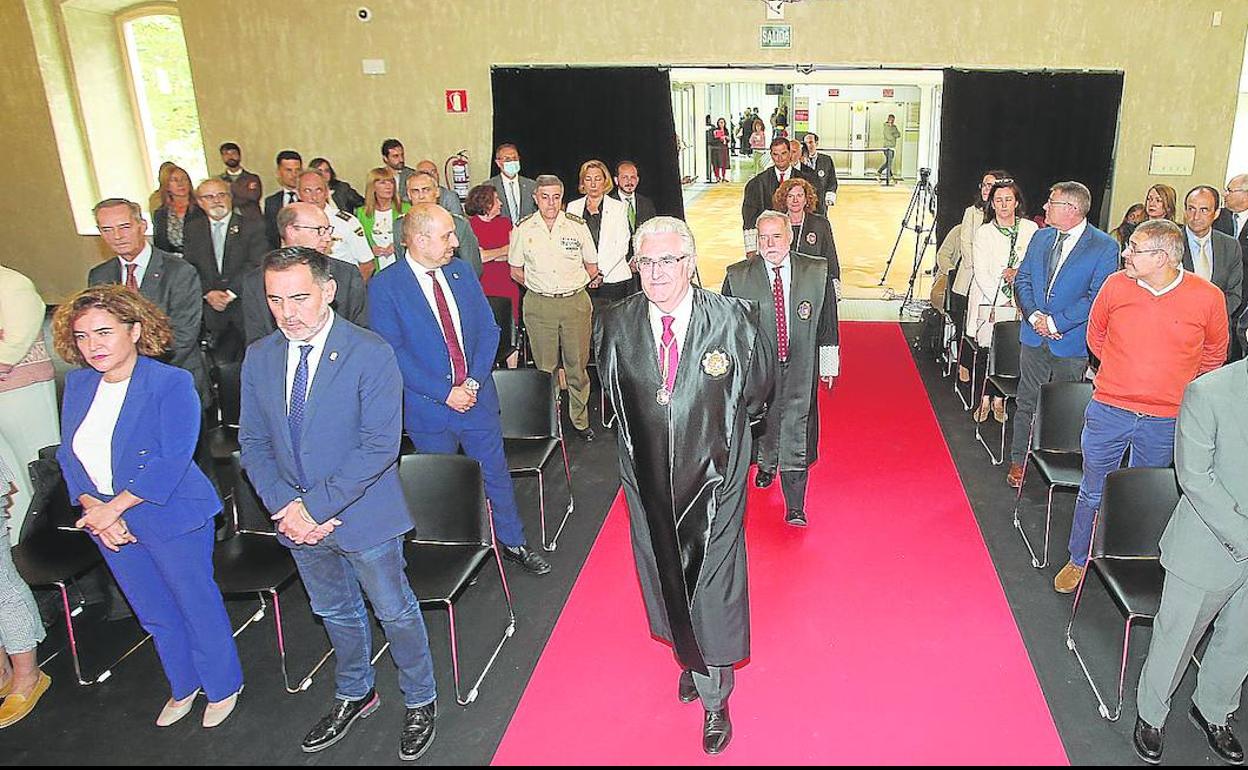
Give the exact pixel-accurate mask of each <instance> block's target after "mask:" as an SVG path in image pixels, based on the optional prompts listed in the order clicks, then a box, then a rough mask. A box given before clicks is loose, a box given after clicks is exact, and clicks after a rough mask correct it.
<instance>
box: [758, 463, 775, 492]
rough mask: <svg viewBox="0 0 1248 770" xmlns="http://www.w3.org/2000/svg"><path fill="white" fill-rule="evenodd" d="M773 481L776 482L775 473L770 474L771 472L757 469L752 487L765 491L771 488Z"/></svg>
mask: <svg viewBox="0 0 1248 770" xmlns="http://www.w3.org/2000/svg"><path fill="white" fill-rule="evenodd" d="M775 480H776V474H775V473H771V472H768V471H765V470H763V469H762V468H759V469H758V473H757V474H756V475H755V476H754V486H756V487H758V488H759V489H766V488H767V487H769V486H771V482H773V481H775Z"/></svg>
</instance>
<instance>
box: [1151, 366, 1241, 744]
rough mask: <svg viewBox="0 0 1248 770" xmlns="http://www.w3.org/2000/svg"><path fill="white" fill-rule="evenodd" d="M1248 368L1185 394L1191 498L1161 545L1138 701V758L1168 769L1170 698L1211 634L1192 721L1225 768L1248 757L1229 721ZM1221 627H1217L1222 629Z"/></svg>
mask: <svg viewBox="0 0 1248 770" xmlns="http://www.w3.org/2000/svg"><path fill="white" fill-rule="evenodd" d="M1245 395H1248V363H1244V362H1237V363H1234V364H1231V365H1229V366H1224V367H1222V368H1221V369H1218V370H1216V371H1213V372H1210V373H1209V374H1206V375H1204V376H1203V377H1200V378H1199V379H1197V380H1195V381H1193V382H1192V383H1191V384H1190V385H1188V386H1187V390H1186V392H1185V393H1184V395H1183V405H1182V407H1181V409H1180V411H1179V419H1178V426H1177V430H1176V432H1175V436H1176V438H1175V468H1176V469H1177V472H1178V476H1179V486H1180V487H1182V489H1183V496H1182V498H1180V500H1179V504H1178V506H1177V507H1176V508H1175V509H1174V514H1173V516H1171V518H1170V524H1169V525H1168V526H1167V527H1166V531H1165V532H1164V533H1163V534H1162V536H1161V564H1162V566H1163V567H1165V569H1166V579H1165V588H1164V589H1163V590H1162V594H1161V608H1160V610H1159V611H1158V613H1157V618H1156V619H1155V620H1154V621H1153V636H1152V641H1151V643H1150V644H1149V648H1148V658H1147V659H1146V660H1145V661H1144V670H1143V671H1142V672H1141V673H1140V686H1139V690H1138V691H1137V693H1136V704H1137V707H1138V712H1139V717H1138V718H1137V719H1136V724H1135V737H1134V743H1135V751H1136V753H1137V754H1139V755H1140V758H1141V759H1143V760H1144V761H1146V762H1152V763H1156V762H1158V761H1160V760H1161V751H1162V727H1163V726H1164V725H1165V722H1166V715H1167V714H1168V713H1169V711H1170V698H1171V697H1172V696H1173V695H1174V691H1175V690H1176V689H1177V688H1178V686H1179V682H1180V681H1181V680H1182V678H1183V674H1184V672H1186V671H1187V663H1188V661H1189V660H1191V657H1192V651H1193V650H1194V649H1195V648H1196V644H1197V642H1199V641H1200V639H1201V637H1203V636H1204V635H1205V631H1206V630H1207V629H1208V628H1209V626H1210V625H1211V624H1213V625H1214V629H1213V635H1212V637H1211V638H1210V640H1209V646H1208V648H1207V649H1206V650H1205V657H1204V660H1202V661H1201V665H1200V672H1199V673H1198V674H1197V678H1196V692H1195V694H1194V695H1193V696H1192V708H1191V710H1190V711H1189V712H1188V716H1189V718H1190V719H1191V720H1192V722H1193V723H1195V724H1196V726H1197V727H1198V728H1200V730H1201V732H1203V733H1204V734H1205V738H1206V739H1207V740H1208V741H1209V746H1210V748H1212V749H1213V751H1214V752H1215V753H1216V754H1217V755H1218V756H1220V757H1221V758H1222V759H1224V760H1226V761H1227V762H1230V763H1232V764H1240V763H1241V762H1243V759H1244V751H1243V748H1242V747H1241V746H1240V743H1239V741H1238V740H1237V739H1236V738H1235V734H1234V733H1233V732H1231V727H1230V725H1229V724H1227V717H1228V715H1230V714H1232V713H1234V712H1235V711H1236V710H1237V709H1238V708H1239V701H1240V690H1241V689H1242V687H1243V684H1244V677H1245V675H1248V474H1245V473H1244V457H1245V456H1248V428H1245V426H1246V425H1248V400H1246V399H1245ZM1215 619H1216V621H1217V622H1216V624H1215V623H1214V621H1215Z"/></svg>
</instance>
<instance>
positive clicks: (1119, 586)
mask: <svg viewBox="0 0 1248 770" xmlns="http://www.w3.org/2000/svg"><path fill="white" fill-rule="evenodd" d="M1019 327H1020V322H1019V321H999V322H997V323H996V324H994V326H993V330H992V332H993V333H992V344H991V345H990V346H989V349H988V351H987V376H986V377H985V379H984V381H983V384H982V386H981V390H980V393H979V394H978V396H979V398H975V396H976V395H977V394H975V393H973V392H969V390H968V393H967V395H966V396H963V395H962V392H961V389H960V388H959V386H958V382H957V379H956V378H954V384H953V388H954V392H955V393H956V394H957V395H958V398H959V399H960V400H961V402H962V405H963V407H964V409H965V410H968V411H969V410H970V409H971V408H972V406H973V405H977V404H979V403H980V401H981V400H982V398H983V397H984V396H985V395H987V396H990V397H993V396H995V397H1001V398H1003V399H1005V400H1006V402H1007V403H1008V402H1010V401H1013V400H1015V399H1016V397H1017V394H1018V381H1019V375H1020V368H1019V354H1020V342H1019ZM945 338H946V340H950V341H951V342H950V343H949V344H948V345H947V346H946V348H945V352H944V356H945V363H946V369H945V375H946V376H949V375H950V374H952V373H953V371H954V370H955V369H956V367H957V361H958V358H957V347H956V335H952V334H948V333H947V334H946V337H945ZM961 344H963V345H968V344H969V345H971V346H972V350H973V352H972V355H971V359H972V369H974V366H975V364H976V357H977V356H978V355H979V351H978V349H976V348H975V347H974V343H973V340H969V339H967V338H963V339H962V342H961ZM1092 390H1093V388H1092V383H1091V382H1051V383H1046V384H1044V385H1041V387H1040V394H1039V399H1038V401H1037V404H1036V410H1035V414H1034V416H1033V418H1032V422H1031V424H1030V425H1028V426H1026V430H1027V431H1028V441H1027V447H1028V449H1027V453H1026V455H1025V457H1024V460H1023V483H1022V484H1021V485H1020V486H1019V488H1018V492H1017V494H1016V495H1015V499H1014V511H1013V523H1014V527H1015V529H1016V530H1017V531H1018V533H1019V535H1020V537H1021V538H1022V541H1023V544H1024V546H1025V547H1026V549H1027V553H1028V555H1029V556H1030V560H1031V566H1032V567H1034V568H1036V569H1043V568H1045V567H1047V566H1048V563H1049V542H1050V531H1051V525H1052V518H1053V493H1054V492H1056V491H1058V490H1064V491H1071V492H1076V493H1077V492H1078V490H1079V485H1080V483H1081V482H1082V481H1083V455H1082V447H1081V443H1080V441H1081V436H1082V433H1083V420H1084V412H1085V411H1086V410H1087V407H1088V403H1089V402H1090V401H1091V400H1092ZM979 425H980V424H979V423H978V422H976V423H975V438H976V440H977V441H978V442H979V443H980V445H981V446H983V447H984V449H985V450H986V451H987V453H988V456H989V458H990V459H991V461H992V464H993V465H994V466H995V465H1000V464H1001V463H1003V462H1004V459H1005V446H1006V444H1005V440H1006V438H1005V433H1006V425H1005V424H1004V423H1003V424H1002V426H1001V439H1000V449H999V450H998V452H994V450H993V447H991V446H989V445H988V443H987V441H985V439H984V437H983V436H982V434H981V432H980V427H979ZM1023 429H1024V426H1021V425H1015V426H1014V430H1023ZM1030 471H1034V474H1033V473H1030ZM1031 475H1034V476H1036V477H1038V478H1039V479H1040V481H1041V482H1042V483H1043V484H1044V486H1045V487H1046V488H1047V495H1046V501H1045V511H1044V525H1043V526H1044V530H1043V531H1044V535H1043V540H1042V542H1041V543H1040V546H1039V548H1037V547H1036V546H1035V545H1034V544H1033V543H1032V541H1031V539H1030V538H1029V537H1028V535H1027V531H1026V529H1025V528H1024V522H1023V520H1022V516H1021V509H1022V501H1023V489H1024V487H1025V486H1026V481H1027V478H1028V477H1029V476H1031ZM1179 494H1180V491H1179V486H1178V479H1177V477H1176V475H1175V472H1174V469H1173V468H1122V469H1120V470H1116V471H1114V472H1112V473H1110V474H1109V476H1108V478H1107V479H1106V481H1105V491H1104V494H1103V497H1102V499H1101V507H1100V510H1099V511H1098V512H1097V516H1096V521H1095V524H1094V527H1093V535H1092V543H1091V551H1090V556H1089V559H1088V568H1087V570H1085V572H1084V575H1083V579H1082V580H1081V581H1080V583H1079V586H1078V588H1077V589H1076V591H1075V597H1074V602H1073V604H1072V606H1071V612H1070V620H1069V622H1068V623H1067V626H1066V633H1065V642H1066V647H1067V648H1068V649H1069V650H1070V651H1071V652H1072V653H1074V655H1075V658H1076V660H1077V661H1078V663H1079V667H1080V668H1081V669H1082V670H1083V674H1084V677H1085V678H1086V679H1087V681H1088V685H1089V686H1090V687H1091V689H1092V693H1093V695H1094V696H1095V697H1096V701H1097V710H1098V712H1099V713H1100V715H1101V716H1102V717H1103V718H1105V719H1107V720H1110V721H1116V720H1117V719H1118V718H1119V716H1120V715H1121V714H1122V704H1123V696H1124V691H1125V687H1126V673H1127V662H1128V656H1129V653H1130V638H1131V629H1132V627H1134V626H1135V625H1139V624H1151V622H1152V620H1153V618H1154V617H1156V615H1157V611H1158V609H1159V607H1160V606H1161V591H1162V584H1163V580H1164V575H1165V572H1164V570H1163V569H1162V566H1161V550H1160V542H1161V534H1162V532H1163V531H1164V530H1165V527H1166V524H1167V523H1168V522H1169V520H1170V515H1171V514H1172V513H1173V511H1174V508H1175V506H1176V505H1177V504H1178V501H1179ZM1092 575H1095V576H1096V579H1097V582H1099V583H1100V584H1101V585H1102V586H1103V587H1104V589H1105V591H1106V593H1107V594H1108V596H1109V598H1110V599H1111V600H1112V602H1113V604H1114V606H1116V607H1117V608H1118V610H1119V612H1120V613H1121V614H1122V617H1123V618H1124V620H1125V628H1124V630H1123V636H1122V658H1121V661H1120V664H1119V670H1118V682H1117V703H1116V705H1115V706H1114V707H1113V708H1112V709H1111V708H1110V706H1109V703H1108V702H1107V701H1106V699H1105V697H1104V694H1103V693H1102V690H1101V688H1100V687H1098V686H1097V684H1096V680H1095V678H1094V677H1093V675H1092V672H1091V670H1090V669H1089V667H1088V662H1087V660H1085V658H1084V656H1083V654H1082V653H1081V652H1080V651H1079V647H1078V645H1077V644H1076V642H1075V636H1074V629H1075V619H1076V617H1077V615H1078V612H1079V606H1080V604H1081V602H1082V601H1083V599H1084V592H1085V590H1087V589H1088V587H1089V576H1092ZM1193 660H1194V662H1196V664H1197V665H1199V661H1198V660H1196V659H1195V658H1193Z"/></svg>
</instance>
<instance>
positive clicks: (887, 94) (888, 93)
mask: <svg viewBox="0 0 1248 770" xmlns="http://www.w3.org/2000/svg"><path fill="white" fill-rule="evenodd" d="M884 98H885V99H892V98H893V89H891V88H885V89H884Z"/></svg>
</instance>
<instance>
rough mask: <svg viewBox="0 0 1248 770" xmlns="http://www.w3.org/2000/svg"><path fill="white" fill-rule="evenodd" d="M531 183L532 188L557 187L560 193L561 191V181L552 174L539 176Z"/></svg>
mask: <svg viewBox="0 0 1248 770" xmlns="http://www.w3.org/2000/svg"><path fill="white" fill-rule="evenodd" d="M533 183H534V184H533V186H534V187H558V188H559V191H560V192H562V191H563V180H562V179H560V178H559V177H557V176H555V175H554V174H541V175H539V176H538V177H537V179H534V180H533Z"/></svg>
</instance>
